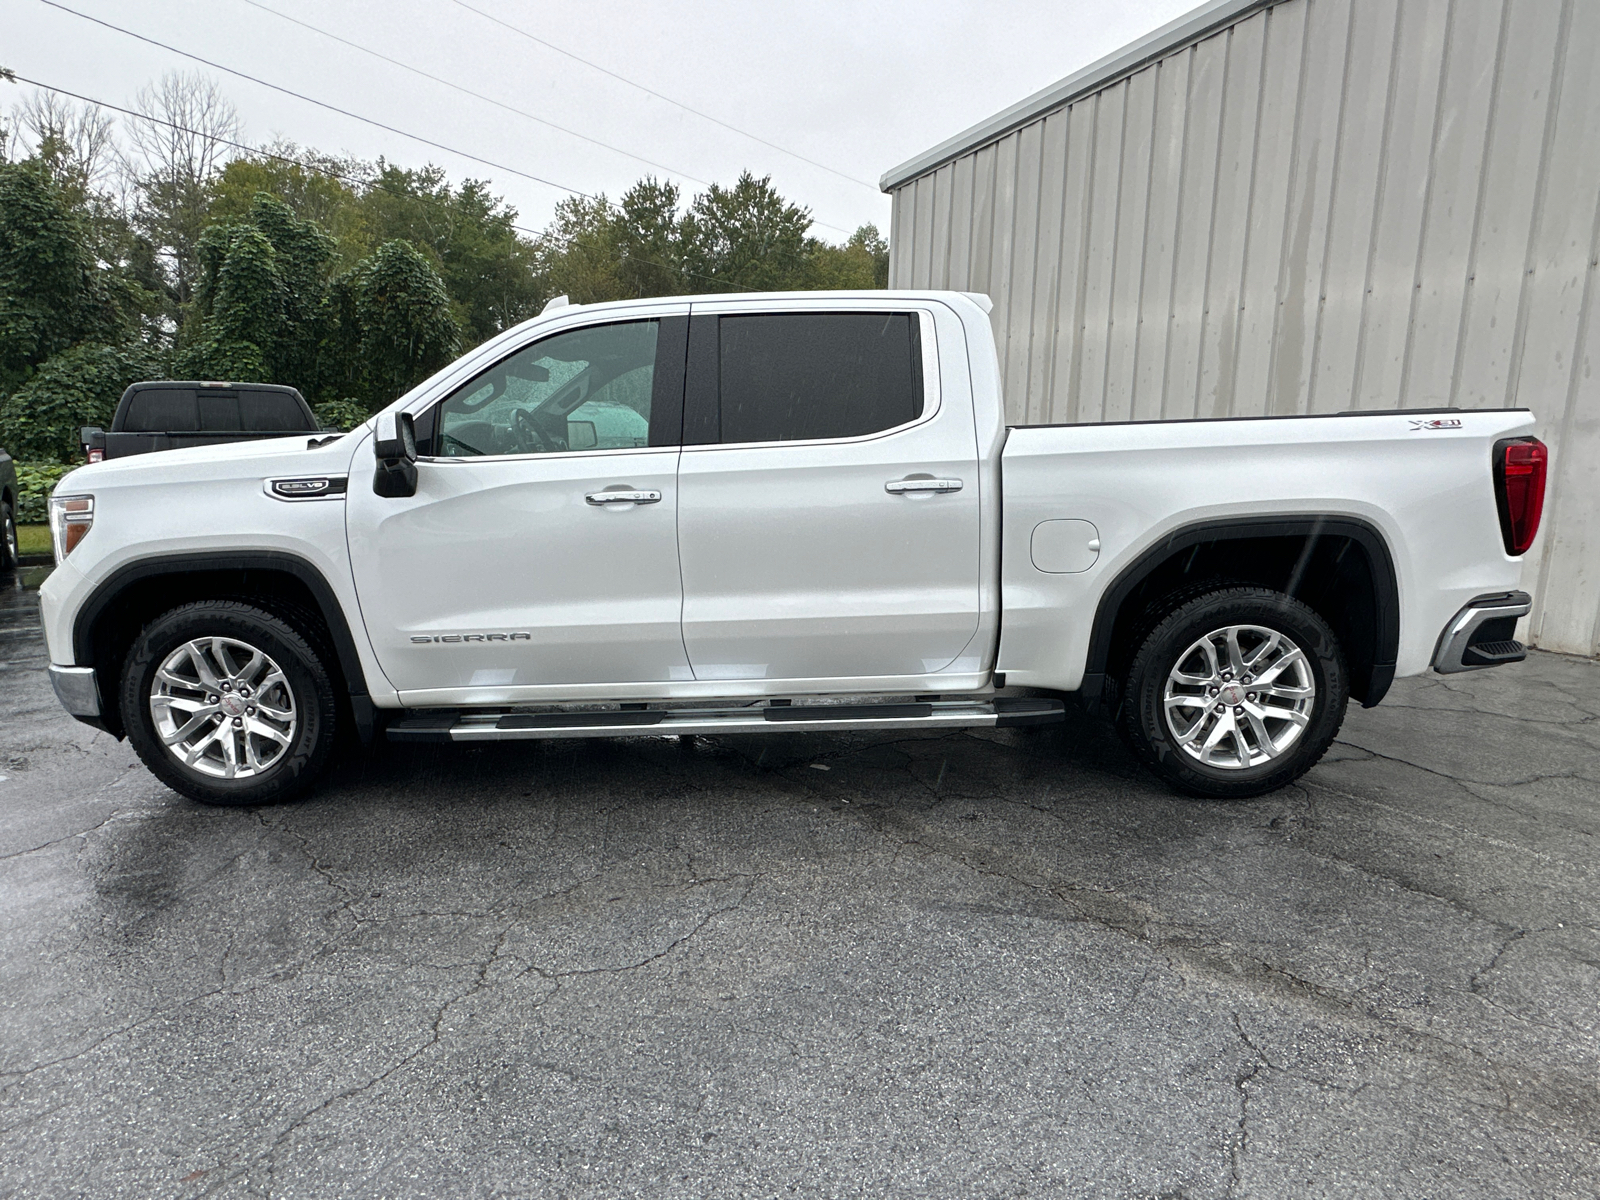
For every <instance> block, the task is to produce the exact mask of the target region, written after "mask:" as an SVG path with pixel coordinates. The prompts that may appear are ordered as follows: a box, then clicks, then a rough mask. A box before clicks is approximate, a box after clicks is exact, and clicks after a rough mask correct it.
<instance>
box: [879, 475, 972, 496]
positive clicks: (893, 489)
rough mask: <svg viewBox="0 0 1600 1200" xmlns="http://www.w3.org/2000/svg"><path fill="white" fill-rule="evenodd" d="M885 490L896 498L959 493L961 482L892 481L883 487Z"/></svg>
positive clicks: (947, 480) (938, 480)
mask: <svg viewBox="0 0 1600 1200" xmlns="http://www.w3.org/2000/svg"><path fill="white" fill-rule="evenodd" d="M883 490H884V491H886V492H889V493H890V494H892V495H895V496H903V495H904V494H905V493H907V492H959V491H960V490H961V480H959V479H891V480H890V481H889V482H888V483H886V484H884V485H883Z"/></svg>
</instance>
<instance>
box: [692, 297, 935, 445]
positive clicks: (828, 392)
mask: <svg viewBox="0 0 1600 1200" xmlns="http://www.w3.org/2000/svg"><path fill="white" fill-rule="evenodd" d="M717 341H718V346H717V352H716V353H717V388H718V394H719V398H720V404H719V409H720V435H719V436H718V438H717V439H716V440H718V441H721V442H724V443H729V442H797V441H819V440H824V439H831V438H849V437H862V436H864V435H866V434H872V433H880V432H882V431H883V430H886V429H893V428H894V427H895V426H897V425H905V424H907V423H908V422H911V421H914V420H916V419H917V418H918V417H920V416H921V415H922V406H923V395H922V346H921V337H920V326H919V322H918V318H917V315H916V314H915V313H883V312H875V313H781V314H753V315H751V316H724V317H722V318H720V321H719V328H718V335H717Z"/></svg>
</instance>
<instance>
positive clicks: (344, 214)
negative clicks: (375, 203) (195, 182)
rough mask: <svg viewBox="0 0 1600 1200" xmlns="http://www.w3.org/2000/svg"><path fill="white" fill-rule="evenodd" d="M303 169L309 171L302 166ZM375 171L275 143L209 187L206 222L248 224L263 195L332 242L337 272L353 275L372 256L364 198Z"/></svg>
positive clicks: (237, 162) (227, 169) (229, 167)
mask: <svg viewBox="0 0 1600 1200" xmlns="http://www.w3.org/2000/svg"><path fill="white" fill-rule="evenodd" d="M302 164H305V165H302ZM371 174H372V168H371V167H370V166H368V165H367V164H366V163H363V162H361V161H359V160H357V159H352V158H335V157H333V156H331V155H327V154H321V153H319V152H317V151H315V150H309V149H303V148H301V147H299V146H296V145H295V144H294V143H292V142H283V141H279V142H275V143H273V144H272V145H271V146H269V147H267V148H266V149H265V150H263V151H262V152H261V153H260V154H247V155H241V156H240V157H238V158H235V159H233V160H232V161H230V162H228V163H227V164H226V165H225V166H224V167H223V168H222V170H221V171H220V172H218V173H217V175H216V176H215V178H214V179H213V180H212V181H211V183H210V184H209V188H208V190H209V194H210V200H209V203H208V205H207V210H206V216H207V219H208V220H209V221H210V222H212V223H228V222H237V221H243V220H247V219H248V218H249V216H250V211H251V208H252V206H253V205H254V204H255V200H256V197H257V196H259V195H261V194H263V193H265V194H266V195H269V196H273V197H276V198H277V199H278V200H281V201H282V202H283V203H284V204H285V205H287V206H288V209H289V211H290V212H292V213H293V214H294V215H295V217H296V218H298V219H299V220H301V221H306V222H311V223H314V224H315V225H316V226H317V227H318V228H320V229H321V230H322V231H323V232H324V233H326V234H327V235H328V236H329V237H331V238H332V239H333V241H334V246H335V259H336V261H337V263H338V266H339V269H341V270H349V269H350V268H351V267H353V266H355V264H356V263H358V262H360V261H361V260H362V259H363V258H365V257H366V256H367V255H368V254H370V253H371V252H372V250H373V245H374V243H373V240H372V229H371V227H370V221H369V216H368V213H367V211H366V208H365V205H364V202H363V199H362V195H363V192H364V191H365V188H366V183H365V181H366V180H367V179H368V178H370V176H371Z"/></svg>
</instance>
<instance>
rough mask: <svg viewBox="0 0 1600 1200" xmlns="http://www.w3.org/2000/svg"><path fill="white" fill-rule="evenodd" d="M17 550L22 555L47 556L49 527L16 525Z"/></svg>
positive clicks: (48, 551) (48, 550)
mask: <svg viewBox="0 0 1600 1200" xmlns="http://www.w3.org/2000/svg"><path fill="white" fill-rule="evenodd" d="M17 548H18V549H19V550H20V551H21V552H22V553H23V554H24V555H28V554H49V553H50V552H51V550H50V526H48V525H18V526H17Z"/></svg>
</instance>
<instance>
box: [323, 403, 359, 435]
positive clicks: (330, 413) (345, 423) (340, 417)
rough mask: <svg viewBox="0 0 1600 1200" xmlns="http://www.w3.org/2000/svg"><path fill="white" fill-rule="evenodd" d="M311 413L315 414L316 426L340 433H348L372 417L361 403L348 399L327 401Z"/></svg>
mask: <svg viewBox="0 0 1600 1200" xmlns="http://www.w3.org/2000/svg"><path fill="white" fill-rule="evenodd" d="M311 411H312V412H314V413H315V414H316V416H317V424H318V425H321V426H322V427H323V428H324V429H337V430H338V431H339V432H340V433H349V432H350V430H352V429H354V428H355V427H356V426H357V425H360V424H362V423H363V422H365V421H366V419H367V418H368V417H370V416H371V415H372V414H371V413H370V412H368V411H367V406H366V405H365V404H362V403H361V401H359V400H350V399H344V400H329V401H327V402H326V403H323V404H319V405H317V406H316V407H315V408H313V409H312V410H311Z"/></svg>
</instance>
